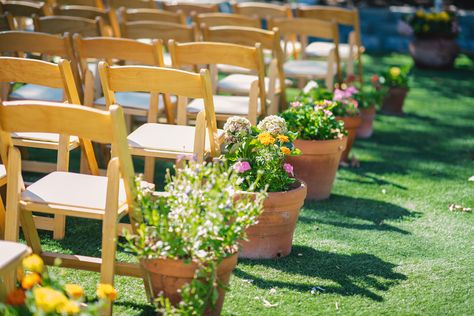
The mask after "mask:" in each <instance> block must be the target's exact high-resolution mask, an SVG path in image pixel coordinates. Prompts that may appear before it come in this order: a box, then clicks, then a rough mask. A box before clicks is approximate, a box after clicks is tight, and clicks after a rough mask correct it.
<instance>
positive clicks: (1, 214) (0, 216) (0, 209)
mask: <svg viewBox="0 0 474 316" xmlns="http://www.w3.org/2000/svg"><path fill="white" fill-rule="evenodd" d="M4 238H5V205H4V204H3V200H2V198H1V197H0V240H3V239H4Z"/></svg>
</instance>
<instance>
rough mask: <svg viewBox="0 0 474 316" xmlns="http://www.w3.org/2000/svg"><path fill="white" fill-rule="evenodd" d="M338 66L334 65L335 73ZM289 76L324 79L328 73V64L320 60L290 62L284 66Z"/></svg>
mask: <svg viewBox="0 0 474 316" xmlns="http://www.w3.org/2000/svg"><path fill="white" fill-rule="evenodd" d="M336 70H337V66H336V65H334V73H335V72H336ZM283 71H284V72H285V75H287V76H290V77H291V76H297V77H299V76H307V77H324V76H326V73H327V71H328V63H327V62H325V61H319V60H290V61H287V62H286V63H285V64H283Z"/></svg>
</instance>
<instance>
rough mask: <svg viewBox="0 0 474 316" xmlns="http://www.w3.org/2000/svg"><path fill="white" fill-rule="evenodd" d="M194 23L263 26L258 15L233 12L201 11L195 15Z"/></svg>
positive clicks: (208, 25) (199, 25)
mask: <svg viewBox="0 0 474 316" xmlns="http://www.w3.org/2000/svg"><path fill="white" fill-rule="evenodd" d="M193 20H194V23H196V25H197V26H198V27H201V25H202V24H205V25H206V26H207V27H213V26H243V27H255V28H260V27H262V23H261V21H260V19H259V18H258V17H255V16H245V15H240V14H232V13H201V14H197V15H195V16H194V17H193Z"/></svg>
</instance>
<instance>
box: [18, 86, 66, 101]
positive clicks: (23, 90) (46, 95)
mask: <svg viewBox="0 0 474 316" xmlns="http://www.w3.org/2000/svg"><path fill="white" fill-rule="evenodd" d="M10 99H13V100H40V101H54V102H61V101H63V89H56V88H50V87H45V86H39V85H36V84H25V85H23V86H21V87H20V88H18V89H16V90H15V91H13V92H12V93H11V94H10Z"/></svg>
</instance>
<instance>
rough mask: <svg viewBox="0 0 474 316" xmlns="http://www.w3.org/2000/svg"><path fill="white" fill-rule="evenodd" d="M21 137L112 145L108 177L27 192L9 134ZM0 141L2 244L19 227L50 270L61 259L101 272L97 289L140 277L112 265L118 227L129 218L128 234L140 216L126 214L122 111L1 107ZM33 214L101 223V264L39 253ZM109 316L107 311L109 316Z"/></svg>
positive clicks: (130, 197) (74, 177) (130, 189)
mask: <svg viewBox="0 0 474 316" xmlns="http://www.w3.org/2000/svg"><path fill="white" fill-rule="evenodd" d="M19 132H21V133H25V132H34V133H57V134H61V135H78V136H79V137H81V138H85V139H91V140H92V141H94V142H98V143H104V144H111V147H112V157H113V158H112V159H111V160H110V162H109V164H108V168H107V176H92V175H85V174H78V173H70V172H63V171H57V172H53V173H50V174H48V175H47V176H45V177H44V178H41V179H40V180H38V181H36V182H35V183H33V184H31V185H30V186H29V187H27V188H25V187H24V185H23V179H22V177H21V158H20V151H19V150H18V149H17V148H16V147H14V145H13V143H12V138H11V134H12V133H19ZM0 136H1V142H0V146H1V151H0V152H1V154H2V159H3V161H4V162H5V164H6V166H7V173H8V184H7V212H6V213H7V214H6V231H5V239H6V240H8V241H17V240H18V235H19V229H18V227H19V224H20V223H21V226H22V230H23V233H24V235H25V239H26V242H27V244H28V246H30V247H31V248H32V250H33V252H34V253H36V254H38V255H40V256H41V257H43V259H44V260H45V262H46V264H48V265H53V264H54V262H55V259H56V258H60V259H61V265H62V266H64V267H68V268H76V269H83V270H89V271H100V274H101V275H100V281H101V283H108V284H113V282H114V275H115V273H117V274H121V275H128V276H135V277H142V275H143V274H142V272H141V269H140V268H139V266H138V264H130V263H118V262H116V260H115V254H116V247H117V244H116V241H117V226H118V221H119V220H120V218H122V217H123V216H125V215H126V214H129V215H130V221H131V224H132V229H135V224H136V223H137V222H140V214H139V212H129V210H133V211H134V210H135V208H134V203H135V199H136V197H135V192H136V190H135V188H134V177H135V175H134V171H133V165H132V159H131V157H130V153H129V151H128V148H127V142H126V137H127V135H126V131H125V121H124V117H123V112H122V110H121V108H120V107H118V106H111V107H110V111H100V110H96V109H92V108H87V107H83V106H78V105H69V104H62V103H53V102H42V101H18V102H16V104H10V105H1V106H0ZM32 212H38V213H45V214H53V215H60V216H73V217H79V218H89V219H97V220H102V258H93V257H86V256H81V255H77V254H73V255H70V254H69V255H66V254H58V253H47V252H43V250H42V247H41V243H40V239H39V236H38V232H37V230H36V227H35V223H34V220H33V216H32ZM110 312H111V308H110V309H109V310H108V313H107V314H109V315H110Z"/></svg>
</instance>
